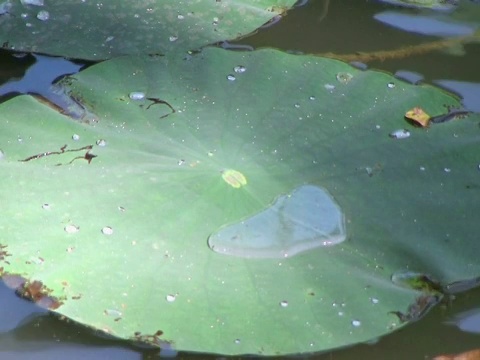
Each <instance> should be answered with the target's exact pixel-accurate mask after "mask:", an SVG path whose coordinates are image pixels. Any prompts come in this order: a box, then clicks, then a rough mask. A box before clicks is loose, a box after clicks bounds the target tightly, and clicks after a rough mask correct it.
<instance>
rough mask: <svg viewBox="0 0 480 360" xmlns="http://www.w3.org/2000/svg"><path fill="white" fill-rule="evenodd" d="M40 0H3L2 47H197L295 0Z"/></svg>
mask: <svg viewBox="0 0 480 360" xmlns="http://www.w3.org/2000/svg"><path fill="white" fill-rule="evenodd" d="M36 3H37V4H38V5H35V4H32V3H31V2H25V1H22V2H21V1H13V0H7V1H4V2H3V3H1V4H0V27H1V29H2V31H1V33H0V43H2V44H3V48H7V49H11V50H16V51H22V52H39V53H46V54H50V55H60V56H64V57H72V58H77V59H87V60H102V59H107V58H111V57H115V56H120V55H126V54H146V53H148V54H159V53H160V54H163V53H167V52H169V51H187V50H195V49H197V48H199V47H201V46H205V45H207V44H211V43H214V42H218V41H224V40H225V39H233V38H237V37H239V36H241V35H246V34H248V33H250V32H252V31H254V30H255V29H257V28H258V27H260V26H261V25H262V24H264V23H266V22H268V21H269V20H270V19H272V18H273V17H275V16H278V15H279V14H282V13H283V12H285V11H286V10H288V9H289V8H290V7H291V6H292V5H293V4H295V0H243V1H231V0H223V1H208V2H207V1H169V0H148V1H147V0H141V1H113V2H112V1H105V2H94V1H82V0H75V1H63V0H49V1H45V2H43V1H42V2H36ZM39 5H40V6H39Z"/></svg>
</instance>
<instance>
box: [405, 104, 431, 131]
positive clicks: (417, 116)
mask: <svg viewBox="0 0 480 360" xmlns="http://www.w3.org/2000/svg"><path fill="white" fill-rule="evenodd" d="M405 117H406V118H407V119H409V120H411V121H413V122H415V123H417V124H418V125H420V126H421V127H427V126H428V123H429V121H430V115H428V114H427V113H426V112H425V111H423V109H422V108H420V107H418V106H417V107H414V108H413V109H411V110H408V111H407V112H406V113H405Z"/></svg>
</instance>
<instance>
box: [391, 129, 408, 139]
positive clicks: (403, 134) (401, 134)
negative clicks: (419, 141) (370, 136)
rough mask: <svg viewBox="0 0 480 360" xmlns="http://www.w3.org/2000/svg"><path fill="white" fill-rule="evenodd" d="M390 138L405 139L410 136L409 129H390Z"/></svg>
mask: <svg viewBox="0 0 480 360" xmlns="http://www.w3.org/2000/svg"><path fill="white" fill-rule="evenodd" d="M388 136H390V137H391V138H392V139H406V138H408V137H410V131H408V130H406V129H399V130H395V131H392V132H391V133H390V134H388Z"/></svg>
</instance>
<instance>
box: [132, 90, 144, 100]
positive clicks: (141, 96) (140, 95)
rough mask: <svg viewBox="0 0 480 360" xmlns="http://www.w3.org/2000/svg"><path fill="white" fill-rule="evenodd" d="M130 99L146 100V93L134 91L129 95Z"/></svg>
mask: <svg viewBox="0 0 480 360" xmlns="http://www.w3.org/2000/svg"><path fill="white" fill-rule="evenodd" d="M128 97H129V98H130V99H132V100H143V99H145V93H144V92H141V91H132V92H131V93H130V94H128Z"/></svg>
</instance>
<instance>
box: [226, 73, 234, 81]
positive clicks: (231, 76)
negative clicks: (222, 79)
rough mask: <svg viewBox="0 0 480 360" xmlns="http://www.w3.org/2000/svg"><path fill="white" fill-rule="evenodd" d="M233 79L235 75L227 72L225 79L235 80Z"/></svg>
mask: <svg viewBox="0 0 480 360" xmlns="http://www.w3.org/2000/svg"><path fill="white" fill-rule="evenodd" d="M235 79H236V77H235V75H232V74H228V75H227V80H229V81H235Z"/></svg>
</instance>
